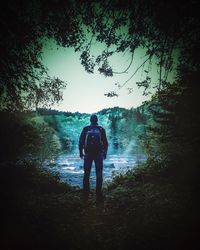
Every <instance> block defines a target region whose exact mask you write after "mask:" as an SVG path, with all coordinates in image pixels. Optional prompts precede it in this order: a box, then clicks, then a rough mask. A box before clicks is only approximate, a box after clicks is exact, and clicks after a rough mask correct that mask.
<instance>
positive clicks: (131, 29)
mask: <svg viewBox="0 0 200 250" xmlns="http://www.w3.org/2000/svg"><path fill="white" fill-rule="evenodd" d="M197 4H198V2H197V1H195V0H194V1H189V2H188V1H187V2H183V1H164V0H160V1H159V0H150V1H144V0H136V1H123V2H122V1H119V0H114V1H108V0H104V1H99V0H96V1H85V2H82V1H78V0H74V1H70V0H69V1H60V0H50V1H48V2H47V1H42V0H32V1H25V0H22V1H20V2H19V3H18V1H15V2H12V1H9V0H8V1H7V2H6V4H5V6H4V8H2V9H1V26H0V28H1V42H0V43H1V48H2V49H1V50H2V51H1V59H0V69H1V74H0V96H1V102H0V104H1V106H0V108H1V109H10V110H12V109H23V108H25V107H26V106H31V104H32V103H35V105H36V106H37V105H39V104H42V103H43V104H47V103H49V102H50V103H51V102H57V101H59V100H60V99H61V96H62V95H61V93H62V89H63V88H64V86H65V85H66V83H64V82H62V81H60V80H58V79H51V78H50V77H49V76H48V74H47V70H46V69H45V67H44V66H43V65H42V63H41V60H40V56H41V49H42V44H43V41H44V39H45V37H47V38H54V39H55V40H56V41H57V43H58V45H61V46H64V47H69V46H71V47H73V48H74V49H75V51H80V52H81V57H80V60H81V63H82V64H83V66H84V67H85V69H86V71H87V72H89V73H92V72H93V71H94V68H95V67H98V70H99V72H100V73H102V74H104V75H105V76H112V75H113V74H118V73H120V74H123V73H126V72H127V71H128V70H129V68H130V65H131V64H132V63H134V52H135V50H136V49H137V48H143V49H145V51H146V56H145V58H144V61H143V62H142V63H141V65H140V66H139V67H138V69H137V70H136V71H135V72H133V73H132V76H131V77H130V78H129V79H127V80H126V81H125V82H124V83H121V84H118V87H119V88H122V87H123V86H125V85H126V84H127V83H128V82H129V80H130V79H131V78H132V77H133V76H134V75H135V74H136V73H137V71H138V70H139V69H140V68H142V67H145V68H144V72H145V74H146V77H144V80H142V81H141V82H139V83H137V84H138V86H143V87H144V88H145V89H146V90H148V88H149V87H150V86H152V85H153V83H152V82H151V77H150V66H151V64H152V61H153V60H154V61H156V63H157V65H158V68H159V72H158V82H157V83H156V84H155V87H156V89H157V90H158V91H161V90H162V89H164V88H166V87H167V86H169V84H170V83H169V81H168V79H167V76H168V74H169V72H170V71H171V70H172V66H173V61H174V51H175V50H178V52H179V56H178V65H179V66H181V68H182V69H183V68H185V67H186V65H187V68H188V67H189V68H191V69H193V68H197V67H199V53H196V52H197V51H198V50H199V46H198V41H199V38H200V37H199V36H200V32H199V18H198V12H197V9H198V8H197ZM169 16H170V18H169ZM94 43H101V44H103V45H104V49H103V50H102V53H100V54H99V55H93V53H92V48H93V44H94ZM125 52H127V53H130V54H131V61H130V65H129V66H128V67H127V68H126V69H124V71H122V72H117V71H115V70H114V69H113V68H112V67H111V66H110V64H109V58H111V57H112V56H113V55H114V54H116V53H125ZM179 70H180V67H179ZM179 72H181V71H179ZM49 90H50V91H49ZM130 91H131V89H130ZM47 94H48V95H47ZM107 95H108V96H110V97H112V96H115V93H114V92H113V91H112V92H111V93H108V94H107ZM44 97H47V98H46V99H45V98H44ZM29 101H30V102H31V104H30V103H29Z"/></svg>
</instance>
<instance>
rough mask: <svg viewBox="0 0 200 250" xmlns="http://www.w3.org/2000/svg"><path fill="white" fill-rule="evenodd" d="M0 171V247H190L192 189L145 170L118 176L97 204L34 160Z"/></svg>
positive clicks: (192, 238) (92, 196) (8, 249)
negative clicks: (85, 199) (179, 188)
mask: <svg viewBox="0 0 200 250" xmlns="http://www.w3.org/2000/svg"><path fill="white" fill-rule="evenodd" d="M0 171H1V191H2V196H1V204H2V205H1V206H2V208H3V211H2V213H1V215H2V221H3V223H2V229H3V234H2V236H3V237H2V239H3V240H2V241H1V245H2V247H1V249H4V250H15V249H58V250H59V249H72V250H78V249H91V250H92V249H105V250H106V249H108V250H109V249H136V250H140V249H141V250H142V249H148V250H149V249H152V250H153V249H161V250H163V249H192V248H191V245H190V244H192V243H191V242H194V241H195V237H196V228H195V227H194V221H195V219H196V217H195V216H196V214H195V213H194V212H195V211H194V206H193V204H192V199H191V193H190V191H189V190H188V189H184V188H183V189H182V190H177V188H176V185H174V183H170V181H169V180H168V181H167V178H163V177H162V176H161V175H160V176H158V175H157V176H151V173H149V172H148V174H147V173H146V172H145V170H144V168H139V169H137V170H135V171H129V172H128V173H127V174H126V175H121V176H117V177H116V178H115V180H114V181H113V183H111V185H110V186H108V188H106V189H104V190H103V191H104V203H101V204H99V205H97V204H96V200H95V194H94V193H91V194H90V197H89V201H88V202H87V203H85V202H84V200H83V197H82V192H81V190H80V189H78V188H73V187H71V186H69V185H67V184H63V183H60V182H59V178H58V176H56V175H52V174H50V173H48V172H47V171H44V170H43V169H42V168H41V167H39V166H38V164H36V163H34V162H23V164H21V165H16V164H14V163H8V164H4V165H1V170H0ZM183 190H184V193H183ZM186 190H187V191H186Z"/></svg>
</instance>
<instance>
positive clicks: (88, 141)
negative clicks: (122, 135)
mask: <svg viewBox="0 0 200 250" xmlns="http://www.w3.org/2000/svg"><path fill="white" fill-rule="evenodd" d="M101 150H102V139H101V131H100V128H99V127H93V126H91V127H90V128H89V129H88V131H87V133H86V137H85V151H86V153H88V152H100V151H101Z"/></svg>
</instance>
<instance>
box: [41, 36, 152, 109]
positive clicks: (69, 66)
mask: <svg viewBox="0 0 200 250" xmlns="http://www.w3.org/2000/svg"><path fill="white" fill-rule="evenodd" d="M79 57H80V53H75V52H74V50H73V48H63V47H58V46H57V45H56V43H55V42H54V41H53V40H51V41H48V42H47V43H46V45H44V48H43V53H42V58H43V59H42V61H43V63H44V65H45V66H47V68H48V73H49V75H50V76H52V77H53V76H55V77H58V78H60V79H61V80H64V81H66V82H67V83H68V85H67V87H66V89H65V90H64V93H63V101H62V102H61V103H60V104H59V105H54V106H52V107H51V108H52V109H57V110H62V111H70V112H76V111H78V112H85V113H95V112H98V111H100V110H102V109H104V108H109V107H115V106H119V107H124V108H131V107H137V106H140V105H141V104H142V102H143V101H145V100H149V99H150V97H151V96H150V95H149V96H143V95H142V93H143V89H142V88H141V89H139V88H138V87H137V86H136V84H135V82H136V81H141V80H143V79H144V73H143V75H142V71H141V70H139V71H138V72H137V74H136V75H135V77H133V78H132V79H131V81H130V82H128V83H127V85H126V86H124V87H123V88H122V89H121V90H120V92H118V94H119V96H118V97H112V98H109V97H106V96H104V94H105V93H108V92H109V91H116V90H117V86H116V85H115V83H116V82H118V83H121V84H122V83H123V82H124V81H126V80H127V79H128V78H129V77H130V76H131V75H132V74H133V72H134V71H135V70H136V69H137V67H138V66H139V65H140V64H141V63H142V62H143V61H144V60H145V57H144V55H143V53H142V50H138V51H137V53H136V54H135V61H134V63H133V65H132V66H131V68H130V69H129V72H128V73H126V74H116V75H114V76H113V77H105V76H104V75H101V74H100V73H99V72H98V71H97V70H96V71H95V73H94V74H89V73H87V72H86V71H85V69H84V67H83V66H82V65H81V63H80V60H79ZM130 60H131V56H130V55H129V54H126V55H124V56H123V54H121V55H116V56H114V58H113V60H112V66H113V69H114V70H115V71H123V70H124V69H126V68H127V66H128V65H129V63H130ZM154 74H155V71H154ZM155 75H157V74H155ZM132 86H134V91H133V92H132V93H131V94H128V90H127V88H128V87H132Z"/></svg>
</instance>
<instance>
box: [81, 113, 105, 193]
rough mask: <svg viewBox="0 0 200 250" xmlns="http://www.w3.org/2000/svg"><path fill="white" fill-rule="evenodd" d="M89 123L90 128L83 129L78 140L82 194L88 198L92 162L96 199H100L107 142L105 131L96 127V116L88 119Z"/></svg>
mask: <svg viewBox="0 0 200 250" xmlns="http://www.w3.org/2000/svg"><path fill="white" fill-rule="evenodd" d="M90 122H91V124H90V126H86V127H84V128H83V130H82V132H81V135H80V139H79V151H80V158H81V159H84V177H83V192H84V194H85V196H86V197H88V195H89V190H90V184H89V178H90V172H91V167H92V162H93V161H94V163H95V170H96V195H97V198H98V197H102V192H101V189H102V182H103V176H102V171H103V160H104V159H106V155H107V150H108V141H107V138H106V132H105V129H104V128H102V127H101V126H98V118H97V116H96V115H92V116H91V117H90Z"/></svg>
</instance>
